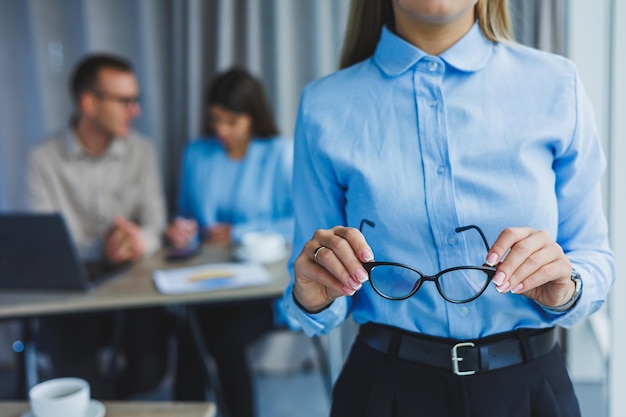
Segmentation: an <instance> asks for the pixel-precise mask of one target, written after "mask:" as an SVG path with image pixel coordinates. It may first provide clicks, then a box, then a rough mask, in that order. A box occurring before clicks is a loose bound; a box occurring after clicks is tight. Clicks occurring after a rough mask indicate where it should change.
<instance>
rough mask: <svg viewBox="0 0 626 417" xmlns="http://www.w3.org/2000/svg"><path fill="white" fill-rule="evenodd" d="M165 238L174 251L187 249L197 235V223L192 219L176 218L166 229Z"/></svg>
mask: <svg viewBox="0 0 626 417" xmlns="http://www.w3.org/2000/svg"><path fill="white" fill-rule="evenodd" d="M166 234H167V238H168V239H169V241H170V242H171V243H172V245H174V247H175V248H176V249H182V248H184V247H187V246H188V245H189V243H190V242H191V240H192V239H193V238H194V237H196V235H197V234H198V223H196V221H195V220H193V219H183V218H182V217H177V218H176V220H174V221H173V222H172V224H171V225H170V226H169V227H168V228H167V233H166Z"/></svg>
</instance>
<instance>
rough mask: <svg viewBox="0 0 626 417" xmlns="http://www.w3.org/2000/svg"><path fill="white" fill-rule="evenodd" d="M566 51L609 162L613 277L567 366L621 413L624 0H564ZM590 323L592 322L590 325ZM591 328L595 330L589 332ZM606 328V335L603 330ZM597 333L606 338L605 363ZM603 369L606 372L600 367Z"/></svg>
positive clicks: (615, 415)
mask: <svg viewBox="0 0 626 417" xmlns="http://www.w3.org/2000/svg"><path fill="white" fill-rule="evenodd" d="M567 4H568V8H569V11H568V34H569V42H568V52H569V54H568V55H569V56H570V57H571V58H572V59H573V60H574V61H575V62H576V64H577V66H578V68H579V71H580V75H581V78H582V80H583V83H584V84H585V86H586V88H587V90H588V93H589V96H590V97H591V100H592V103H593V106H594V109H595V111H596V116H597V122H598V126H599V129H600V134H601V135H602V137H603V139H604V145H605V150H606V152H607V157H608V161H609V167H608V171H607V175H606V178H605V184H604V185H605V191H606V192H605V195H606V201H605V202H606V209H607V213H608V218H609V225H610V229H611V245H612V248H613V251H614V254H615V265H616V282H615V286H614V287H613V290H612V291H611V295H610V297H609V302H608V305H607V307H606V308H604V309H603V310H602V311H601V314H599V315H597V317H596V316H593V320H591V321H587V322H585V323H583V324H581V325H580V326H578V327H577V328H576V329H575V331H574V332H572V335H571V337H570V341H571V343H570V345H571V347H572V350H573V351H572V352H571V353H572V355H571V357H570V358H569V366H570V370H571V372H572V377H573V379H574V380H576V379H577V378H580V379H589V378H591V379H594V378H603V377H606V378H607V379H606V381H607V382H608V387H607V388H608V389H607V392H608V402H609V416H610V417H623V416H624V415H626V396H624V395H623V388H624V386H626V355H625V354H624V353H625V352H624V347H625V346H626V283H624V281H623V276H624V273H626V217H625V216H624V213H626V193H625V192H624V191H625V186H624V181H625V180H624V179H625V178H626V163H624V160H625V159H626V142H625V141H624V140H623V138H624V137H626V27H625V26H624V25H623V24H622V22H625V21H626V2H624V1H623V0H596V1H593V2H591V1H588V0H569V1H568V3H567ZM592 323H593V324H594V326H592V325H591V324H592ZM592 328H594V329H595V330H597V332H596V333H594V332H592V331H590V330H591V329H592ZM604 333H606V334H604ZM596 336H600V340H601V341H602V342H606V343H607V346H606V347H607V348H608V349H607V353H608V355H607V357H608V368H605V367H604V363H603V361H602V357H601V355H600V350H599V349H598V343H597V342H596V341H597V338H596ZM605 369H606V375H605V374H603V371H604V370H605Z"/></svg>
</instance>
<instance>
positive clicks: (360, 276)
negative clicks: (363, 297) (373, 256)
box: [354, 269, 369, 283]
mask: <svg viewBox="0 0 626 417" xmlns="http://www.w3.org/2000/svg"><path fill="white" fill-rule="evenodd" d="M354 275H355V277H356V279H357V280H358V281H359V282H360V283H363V282H365V281H367V280H368V279H369V276H368V275H367V272H365V271H364V270H362V269H357V270H356V272H355V273H354Z"/></svg>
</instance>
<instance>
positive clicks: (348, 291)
mask: <svg viewBox="0 0 626 417" xmlns="http://www.w3.org/2000/svg"><path fill="white" fill-rule="evenodd" d="M342 290H343V293H344V294H345V295H354V293H355V292H356V291H355V290H354V289H352V288H350V287H348V286H347V285H344V286H343V288H342Z"/></svg>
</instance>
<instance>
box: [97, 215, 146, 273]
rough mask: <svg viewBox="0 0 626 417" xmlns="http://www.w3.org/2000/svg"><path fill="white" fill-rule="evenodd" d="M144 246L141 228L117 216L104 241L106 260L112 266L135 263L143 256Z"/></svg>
mask: <svg viewBox="0 0 626 417" xmlns="http://www.w3.org/2000/svg"><path fill="white" fill-rule="evenodd" d="M144 251H145V246H144V241H143V236H142V235H141V228H140V227H139V226H138V225H136V224H135V223H133V222H131V221H129V220H126V219H125V218H123V217H121V216H118V217H116V218H115V220H114V221H113V228H112V230H111V232H110V233H109V237H108V238H107V241H106V246H105V253H106V257H107V259H108V260H109V261H110V262H111V263H114V264H119V263H122V262H125V261H136V260H138V259H139V258H141V256H142V255H143V254H144Z"/></svg>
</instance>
